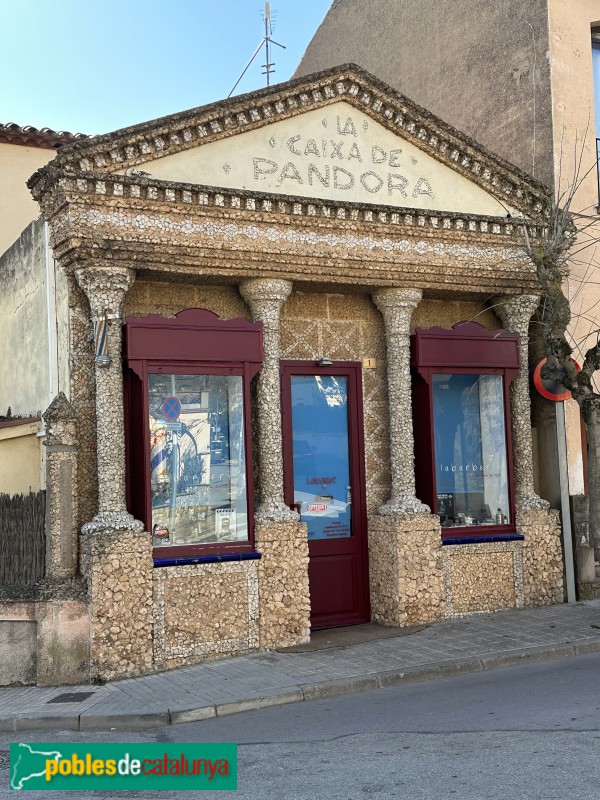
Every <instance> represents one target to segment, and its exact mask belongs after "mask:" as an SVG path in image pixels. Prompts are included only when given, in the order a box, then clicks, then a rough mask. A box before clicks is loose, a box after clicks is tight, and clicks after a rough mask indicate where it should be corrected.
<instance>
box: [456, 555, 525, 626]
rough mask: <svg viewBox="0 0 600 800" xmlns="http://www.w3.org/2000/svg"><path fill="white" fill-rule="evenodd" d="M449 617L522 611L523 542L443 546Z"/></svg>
mask: <svg viewBox="0 0 600 800" xmlns="http://www.w3.org/2000/svg"><path fill="white" fill-rule="evenodd" d="M442 564H443V569H444V583H445V604H446V611H445V616H446V618H448V619H450V618H452V617H460V616H463V615H465V614H473V613H482V612H489V611H499V610H500V609H504V608H522V607H523V603H524V597H523V542H522V541H520V540H516V541H512V542H482V543H475V542H473V543H465V544H457V545H446V546H444V547H442Z"/></svg>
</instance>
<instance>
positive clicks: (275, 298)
mask: <svg viewBox="0 0 600 800" xmlns="http://www.w3.org/2000/svg"><path fill="white" fill-rule="evenodd" d="M292 287H293V284H292V282H291V281H285V280H277V279H274V280H271V279H269V278H248V280H245V281H242V283H240V286H239V290H240V294H241V295H242V297H243V298H244V300H245V301H246V302H247V303H248V305H249V306H250V309H251V311H252V314H253V316H255V317H256V316H260V314H259V313H258V312H259V310H260V312H263V313H264V309H265V308H269V307H272V308H274V309H277V318H279V309H280V308H281V306H282V305H283V304H284V303H285V301H286V300H287V299H288V297H289V296H290V294H291V293H292ZM260 318H261V319H262V317H260ZM263 321H264V320H263Z"/></svg>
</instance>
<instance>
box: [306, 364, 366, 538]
mask: <svg viewBox="0 0 600 800" xmlns="http://www.w3.org/2000/svg"><path fill="white" fill-rule="evenodd" d="M347 382H348V379H347V378H346V377H343V376H335V375H293V376H292V432H293V455H294V504H295V506H296V509H297V510H298V512H299V513H300V517H301V519H302V522H305V523H306V525H307V528H308V538H309V540H312V539H341V538H347V537H349V536H351V535H352V525H351V522H352V495H351V487H350V449H349V440H348V386H347Z"/></svg>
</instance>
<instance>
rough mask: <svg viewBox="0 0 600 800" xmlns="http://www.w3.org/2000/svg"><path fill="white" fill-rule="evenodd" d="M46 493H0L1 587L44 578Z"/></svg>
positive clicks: (29, 582)
mask: <svg viewBox="0 0 600 800" xmlns="http://www.w3.org/2000/svg"><path fill="white" fill-rule="evenodd" d="M45 510H46V493H45V492H35V493H34V492H29V494H17V495H14V496H12V497H11V496H10V495H8V494H0V586H28V585H31V584H33V583H36V582H37V581H39V580H41V579H42V578H43V577H44V569H45V563H46V534H45Z"/></svg>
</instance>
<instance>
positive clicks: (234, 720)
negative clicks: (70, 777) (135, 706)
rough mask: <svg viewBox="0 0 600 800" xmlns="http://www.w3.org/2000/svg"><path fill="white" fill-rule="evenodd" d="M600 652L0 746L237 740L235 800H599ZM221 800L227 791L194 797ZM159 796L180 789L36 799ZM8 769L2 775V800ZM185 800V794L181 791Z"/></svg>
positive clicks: (34, 735) (41, 735) (53, 794)
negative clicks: (155, 725)
mask: <svg viewBox="0 0 600 800" xmlns="http://www.w3.org/2000/svg"><path fill="white" fill-rule="evenodd" d="M599 684H600V654H594V655H589V656H577V657H572V658H565V659H560V660H557V661H552V662H543V663H534V664H528V665H523V666H518V667H510V668H507V669H502V670H496V671H495V672H485V673H475V674H470V675H465V676H459V677H455V678H446V679H443V680H438V681H431V682H429V683H419V684H414V685H404V686H400V687H395V688H390V689H380V690H377V691H373V692H368V693H364V694H359V695H352V696H347V697H340V698H333V699H328V700H318V701H313V702H306V703H297V704H295V705H290V706H281V707H276V708H272V709H264V710H259V711H251V712H248V713H246V714H237V715H234V716H230V717H222V718H216V719H210V720H206V721H205V722H200V723H193V724H188V725H178V726H171V727H169V728H161V729H157V730H155V731H144V732H136V733H123V732H119V733H112V734H111V733H110V732H108V733H85V734H84V733H81V734H80V733H74V732H71V731H69V732H52V731H44V732H29V733H28V732H24V733H23V734H13V737H14V738H12V739H8V740H6V739H4V740H1V741H0V751H1V750H6V749H8V741H27V742H42V741H44V742H66V741H74V742H75V741H88V742H89V741H131V742H133V741H135V742H156V741H158V742H189V741H199V742H208V741H217V742H218V741H234V742H238V744H239V750H238V759H239V779H238V786H239V788H238V791H237V792H235V793H231V795H230V796H232V797H235V798H236V799H237V798H239V799H240V800H242V798H243V799H244V800H247V799H251V800H275V799H277V800H324V798H326V800H364V799H365V798H378V800H388V799H389V800H392V799H393V800H396V798H399V799H400V800H404V798H406V800H430V799H431V800H434V799H435V800H451V799H452V798H456V799H457V800H487V798H491V799H492V800H496V799H497V800H500V798H502V800H534V799H535V800H554V799H555V798H556V799H557V800H558V798H560V800H565V798H567V800H595V798H596V797H598V796H599V795H600V788H599V786H598V782H599V778H600V686H599ZM195 794H198V796H199V797H201V798H206V799H207V800H208V799H209V798H213V797H214V798H223V797H225V796H229V794H228V793H224V792H213V791H208V792H198V793H195ZM42 795H44V796H48V798H50V799H51V800H59V798H66V800H69V799H73V798H82V799H83V798H86V800H87V798H89V799H90V800H91V799H92V798H97V797H98V796H103V795H106V796H107V797H108V796H110V797H121V796H122V797H124V798H130V799H131V800H133V798H138V797H139V798H149V797H151V796H155V797H157V798H162V800H171V798H173V799H174V798H176V797H181V796H182V795H181V794H177V793H175V792H166V791H162V792H139V793H138V792H110V793H109V792H93V793H92V792H64V793H63V792H58V791H49V792H44V793H42V792H37V793H36V796H38V797H41V796H42ZM9 796H10V797H12V798H14V797H15V793H14V792H10V793H9V791H8V771H7V770H6V769H4V770H3V769H2V768H1V767H0V797H1V798H8V797H9ZM185 796H192V793H189V794H188V793H186V795H185Z"/></svg>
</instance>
